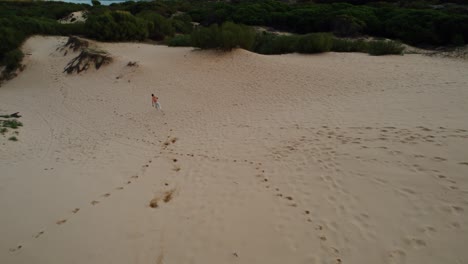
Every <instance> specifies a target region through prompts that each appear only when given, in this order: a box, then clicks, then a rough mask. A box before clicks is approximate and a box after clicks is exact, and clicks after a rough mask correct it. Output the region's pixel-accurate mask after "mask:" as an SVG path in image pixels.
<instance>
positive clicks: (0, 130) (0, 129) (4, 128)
mask: <svg viewBox="0 0 468 264" xmlns="http://www.w3.org/2000/svg"><path fill="white" fill-rule="evenodd" d="M6 132H8V128H6V127H2V128H0V134H2V135H5V133H6Z"/></svg>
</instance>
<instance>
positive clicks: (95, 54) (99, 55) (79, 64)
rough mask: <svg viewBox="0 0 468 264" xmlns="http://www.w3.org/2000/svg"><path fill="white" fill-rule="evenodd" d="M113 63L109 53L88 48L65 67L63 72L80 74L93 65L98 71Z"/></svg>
mask: <svg viewBox="0 0 468 264" xmlns="http://www.w3.org/2000/svg"><path fill="white" fill-rule="evenodd" d="M111 61H112V57H111V56H110V55H109V54H108V53H107V52H105V51H100V50H95V49H89V48H86V49H83V50H82V51H81V53H80V54H79V55H78V56H77V57H75V58H74V59H72V60H71V61H70V62H69V63H68V64H67V66H65V68H64V70H63V72H66V73H68V74H71V73H74V72H76V73H80V72H82V71H86V70H88V69H89V67H90V66H91V65H94V67H95V68H96V69H97V70H98V69H99V68H100V67H101V66H102V65H104V64H108V63H110V62H111Z"/></svg>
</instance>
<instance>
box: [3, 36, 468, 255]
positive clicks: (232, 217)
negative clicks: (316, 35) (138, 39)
mask: <svg viewBox="0 0 468 264" xmlns="http://www.w3.org/2000/svg"><path fill="white" fill-rule="evenodd" d="M65 40H66V39H65V38H56V37H34V38H31V39H29V40H28V41H27V42H26V44H25V46H24V49H25V51H26V52H27V53H30V54H31V55H29V56H27V58H26V63H27V68H26V70H25V71H24V72H23V73H21V75H20V76H19V77H17V78H16V79H14V80H12V81H10V82H8V83H6V84H4V85H3V86H2V87H0V112H1V113H10V112H17V111H19V112H21V113H22V115H23V117H22V118H21V121H22V122H23V123H24V127H22V128H21V129H20V135H19V139H20V141H18V142H10V141H8V140H6V138H3V139H2V138H0V139H1V141H0V144H1V148H0V172H1V173H0V175H1V176H0V210H1V212H3V213H2V215H1V217H0V237H1V238H0V260H1V262H2V263H27V262H34V263H47V264H51V263H269V264H270V263H464V262H466V261H467V259H468V253H467V252H466V250H464V248H465V246H464V245H466V244H467V242H468V230H467V224H468V217H467V213H466V212H467V210H468V178H467V177H466V175H468V174H467V172H468V166H467V164H468V163H467V162H468V151H467V149H468V141H467V139H468V123H467V122H466V120H468V89H467V87H468V78H467V77H466V72H467V71H468V63H466V62H464V61H459V60H452V59H440V58H430V57H423V56H420V55H405V56H386V57H371V56H367V55H364V54H337V53H329V54H322V55H312V56H305V55H284V56H262V55H257V54H253V53H249V52H246V51H242V50H237V51H234V52H232V53H229V54H221V53H217V52H200V51H192V50H191V49H187V48H167V47H161V46H152V45H145V44H127V43H123V44H122V43H121V44H110V43H106V44H104V43H98V45H99V46H100V47H101V48H103V49H105V50H107V51H109V52H110V53H111V54H113V55H114V56H115V57H116V58H115V61H114V62H113V63H112V64H111V65H108V66H106V67H103V68H102V69H100V70H99V71H89V72H87V73H85V74H82V75H65V74H63V73H61V71H62V69H63V67H64V66H65V65H66V63H67V62H68V61H69V60H70V59H71V58H72V57H73V54H67V55H66V56H63V52H62V53H61V52H59V51H57V50H56V49H57V47H59V46H60V45H62V44H63V43H64V42H65ZM129 61H137V62H138V64H139V66H138V67H128V66H126V64H127V63H128V62H129ZM151 93H155V94H156V95H158V96H159V98H160V99H161V104H162V107H163V109H164V115H163V114H162V113H160V112H156V111H155V110H154V108H153V109H152V108H151V107H150V94H151ZM152 199H155V200H156V201H157V204H158V207H157V208H151V207H150V206H149V203H150V201H151V200H152ZM76 209H79V210H76ZM64 220H66V221H64Z"/></svg>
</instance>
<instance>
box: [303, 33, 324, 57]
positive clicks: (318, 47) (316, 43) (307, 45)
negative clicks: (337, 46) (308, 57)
mask: <svg viewBox="0 0 468 264" xmlns="http://www.w3.org/2000/svg"><path fill="white" fill-rule="evenodd" d="M332 45H333V38H332V35H331V34H329V33H311V34H307V35H304V36H301V37H300V38H299V41H298V43H297V51H298V52H299V53H321V52H327V51H330V50H331V47H332Z"/></svg>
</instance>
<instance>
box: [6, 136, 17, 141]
mask: <svg viewBox="0 0 468 264" xmlns="http://www.w3.org/2000/svg"><path fill="white" fill-rule="evenodd" d="M8 140H10V141H18V138H17V137H15V136H12V137H9V138H8Z"/></svg>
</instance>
